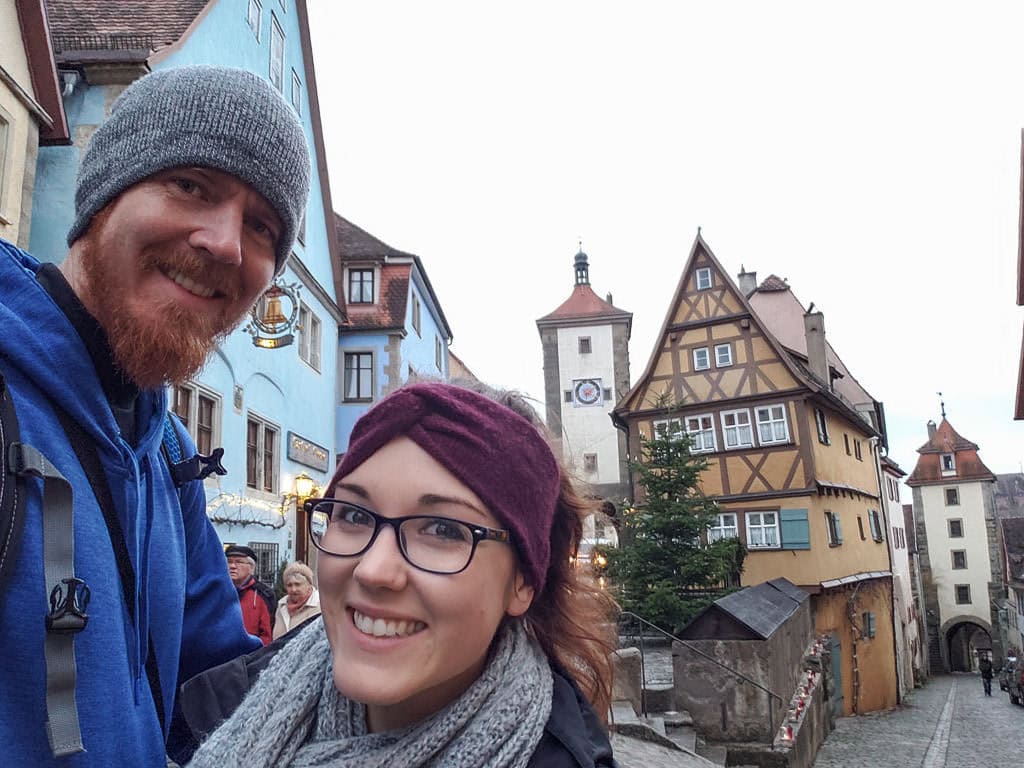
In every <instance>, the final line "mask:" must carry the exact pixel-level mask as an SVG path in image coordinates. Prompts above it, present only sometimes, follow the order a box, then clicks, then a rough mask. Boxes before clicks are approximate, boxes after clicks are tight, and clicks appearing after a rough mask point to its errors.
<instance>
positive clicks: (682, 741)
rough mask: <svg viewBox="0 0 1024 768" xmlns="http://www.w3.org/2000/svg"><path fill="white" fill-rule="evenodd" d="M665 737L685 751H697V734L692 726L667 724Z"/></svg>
mask: <svg viewBox="0 0 1024 768" xmlns="http://www.w3.org/2000/svg"><path fill="white" fill-rule="evenodd" d="M665 735H666V736H668V738H670V739H671V740H672V741H674V742H675V743H676V744H678V745H679V746H680V747H682V748H683V749H688V750H689V751H691V752H696V751H697V732H696V731H695V730H694V729H693V728H692V727H690V726H686V725H673V726H669V725H668V723H666V724H665Z"/></svg>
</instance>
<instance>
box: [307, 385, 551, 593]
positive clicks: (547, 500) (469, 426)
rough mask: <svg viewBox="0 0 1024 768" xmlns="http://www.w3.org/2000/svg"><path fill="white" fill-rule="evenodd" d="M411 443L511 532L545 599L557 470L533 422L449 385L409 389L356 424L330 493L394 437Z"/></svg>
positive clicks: (531, 578) (529, 576) (525, 570)
mask: <svg viewBox="0 0 1024 768" xmlns="http://www.w3.org/2000/svg"><path fill="white" fill-rule="evenodd" d="M403 436H404V437H408V438H410V439H411V440H412V441H413V442H415V443H416V444H417V445H418V446H419V447H420V448H422V449H423V450H424V451H426V452H427V453H429V454H430V455H431V457H432V458H433V459H434V460H435V461H437V462H438V463H440V464H441V465H442V466H444V467H445V468H446V469H447V470H448V471H449V472H451V473H452V474H453V475H455V477H457V478H458V479H459V480H460V481H461V482H462V483H464V484H465V485H466V486H467V487H468V488H469V489H470V490H472V491H473V492H474V493H475V494H476V495H477V496H479V497H480V500H481V501H483V503H484V504H485V505H486V506H487V508H488V510H490V512H491V513H492V514H493V515H494V516H495V517H497V518H498V520H500V521H501V524H502V525H503V526H504V527H505V528H508V529H509V530H510V531H511V532H512V540H513V542H514V544H515V546H516V550H517V552H518V554H519V559H520V561H521V562H520V565H521V566H522V569H523V573H524V576H525V577H526V580H527V582H528V583H529V584H530V585H531V586H532V587H534V589H536V590H537V592H540V591H542V589H543V587H544V582H545V577H546V574H547V570H548V561H549V560H550V559H551V541H550V537H551V523H552V520H553V519H554V514H555V505H556V503H557V501H558V493H559V487H560V477H559V469H558V462H557V461H556V460H555V457H554V454H552V452H551V448H550V447H549V446H548V443H547V441H546V440H545V439H544V437H543V436H542V435H541V433H540V432H539V431H538V430H537V428H536V427H534V426H533V425H532V424H531V423H530V422H529V421H527V420H526V419H525V418H523V417H522V416H520V415H519V414H517V413H515V412H514V411H512V410H511V409H510V408H507V407H506V406H504V405H501V404H500V403H496V402H495V401H494V400H491V399H490V398H488V397H485V396H484V395H481V394H478V393H477V392H473V391H472V390H469V389H465V388H463V387H457V386H453V385H451V384H440V383H430V384H410V385H408V386H405V387H402V388H401V389H398V390H396V391H395V392H393V393H392V394H390V395H388V396H387V397H385V398H384V399H383V400H381V401H380V402H379V403H377V404H376V405H375V406H373V407H372V408H371V409H370V410H369V411H367V412H366V413H365V414H363V416H362V417H361V418H360V419H359V421H357V422H356V425H355V427H354V428H353V430H352V434H351V436H350V437H349V444H348V451H346V453H345V456H344V457H343V458H342V460H341V463H340V464H339V465H338V468H337V470H335V472H334V477H332V478H331V482H330V484H329V485H328V487H327V493H328V494H331V493H333V492H334V487H335V485H336V484H337V483H338V481H339V480H341V479H342V478H343V477H345V476H347V475H348V474H350V473H351V472H352V471H353V470H355V468H356V467H358V466H359V465H360V464H362V463H363V462H364V461H366V460H367V459H368V458H370V456H372V455H373V454H374V453H376V452H377V451H378V450H380V449H381V448H383V447H384V446H385V445H387V444H388V443H389V442H391V441H392V440H394V439H395V438H397V437H403Z"/></svg>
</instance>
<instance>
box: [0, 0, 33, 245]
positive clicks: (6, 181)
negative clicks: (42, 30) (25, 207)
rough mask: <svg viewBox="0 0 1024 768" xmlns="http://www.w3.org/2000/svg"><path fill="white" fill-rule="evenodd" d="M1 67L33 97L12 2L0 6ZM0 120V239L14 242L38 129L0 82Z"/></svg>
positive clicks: (10, 92)
mask: <svg viewBox="0 0 1024 768" xmlns="http://www.w3.org/2000/svg"><path fill="white" fill-rule="evenodd" d="M0 65H2V66H3V68H4V69H5V70H7V71H8V72H9V73H10V74H11V75H12V76H13V77H14V79H15V81H17V83H18V85H20V86H21V88H22V89H23V90H24V91H25V92H26V93H28V94H30V95H33V96H34V91H33V89H32V79H31V77H30V75H29V69H28V60H27V59H26V57H25V48H24V44H23V43H22V40H21V26H20V24H19V23H18V12H17V9H16V8H15V4H14V3H0ZM0 117H3V119H4V120H5V121H6V122H7V123H8V124H9V125H8V128H7V131H8V135H7V143H6V146H5V147H0V150H5V151H0V162H4V163H5V164H4V167H3V169H2V171H3V173H2V176H3V183H2V186H0V237H2V238H4V239H5V240H9V241H11V242H13V243H16V242H18V232H19V224H20V221H21V208H22V187H23V184H24V179H25V163H26V150H27V147H28V143H29V142H28V139H29V131H35V130H38V129H37V127H36V125H35V123H34V122H33V118H32V116H31V115H30V114H29V112H28V110H27V109H26V108H25V106H24V105H23V104H22V103H21V101H20V100H18V98H17V97H16V96H15V95H14V92H13V91H12V90H11V89H10V88H9V87H8V86H7V85H6V84H3V83H0ZM5 160H6V162H5Z"/></svg>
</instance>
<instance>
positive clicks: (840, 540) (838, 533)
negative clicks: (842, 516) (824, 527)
mask: <svg viewBox="0 0 1024 768" xmlns="http://www.w3.org/2000/svg"><path fill="white" fill-rule="evenodd" d="M835 521H836V544H842V543H843V526H842V523H840V522H839V513H838V512H837V513H836V514H835Z"/></svg>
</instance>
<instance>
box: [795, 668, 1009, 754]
mask: <svg viewBox="0 0 1024 768" xmlns="http://www.w3.org/2000/svg"><path fill="white" fill-rule="evenodd" d="M1021 765H1024V708H1022V707H1015V706H1013V705H1012V704H1010V700H1009V698H1008V697H1007V695H1006V693H1005V692H1004V691H1000V690H999V686H998V684H995V685H993V690H992V696H991V698H986V697H985V695H984V693H983V691H982V687H981V679H980V678H979V677H978V676H977V675H952V676H945V677H934V678H932V679H931V680H930V681H929V682H928V685H926V686H925V687H924V688H920V689H918V690H915V691H913V692H912V693H911V695H910V696H909V697H907V700H906V701H905V702H904V705H903V706H902V707H900V708H899V709H896V710H894V711H892V712H885V713H880V714H872V715H865V716H863V717H843V718H840V719H839V720H838V721H837V723H836V730H835V731H833V732H832V733H831V734H830V735H829V737H828V739H827V740H826V742H825V744H824V746H823V747H822V748H821V750H820V751H819V753H818V758H817V760H816V761H815V763H814V768H888V767H889V766H892V768H918V767H919V766H920V768H1019V766H1021Z"/></svg>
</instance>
